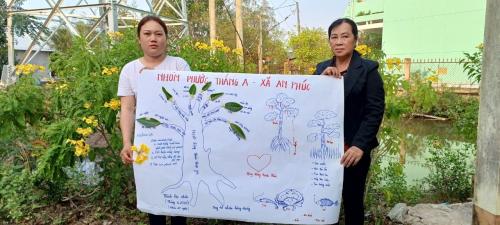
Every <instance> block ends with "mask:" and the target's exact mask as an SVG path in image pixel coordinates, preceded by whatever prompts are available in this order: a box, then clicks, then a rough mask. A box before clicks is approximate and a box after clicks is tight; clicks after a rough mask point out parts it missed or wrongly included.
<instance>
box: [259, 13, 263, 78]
mask: <svg viewBox="0 0 500 225" xmlns="http://www.w3.org/2000/svg"><path fill="white" fill-rule="evenodd" d="M258 49H259V50H258V56H259V73H262V68H263V65H262V12H261V14H260V15H259V48H258Z"/></svg>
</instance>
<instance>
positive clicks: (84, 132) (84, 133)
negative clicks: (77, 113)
mask: <svg viewBox="0 0 500 225" xmlns="http://www.w3.org/2000/svg"><path fill="white" fill-rule="evenodd" d="M92 132H94V131H93V130H92V128H90V127H87V128H81V127H78V128H76V133H78V134H80V135H82V136H84V137H88V136H89V135H91V134H92Z"/></svg>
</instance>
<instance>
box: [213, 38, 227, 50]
mask: <svg viewBox="0 0 500 225" xmlns="http://www.w3.org/2000/svg"><path fill="white" fill-rule="evenodd" d="M211 45H212V47H214V48H223V47H224V41H222V40H217V39H212V41H211Z"/></svg>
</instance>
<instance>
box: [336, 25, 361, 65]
mask: <svg viewBox="0 0 500 225" xmlns="http://www.w3.org/2000/svg"><path fill="white" fill-rule="evenodd" d="M355 46H356V38H355V37H354V34H353V33H352V27H351V25H349V24H348V23H341V24H340V25H339V26H337V27H335V28H333V30H332V33H331V35H330V48H331V49H332V52H333V54H335V56H336V57H344V56H349V55H350V54H352V52H353V51H354V47H355Z"/></svg>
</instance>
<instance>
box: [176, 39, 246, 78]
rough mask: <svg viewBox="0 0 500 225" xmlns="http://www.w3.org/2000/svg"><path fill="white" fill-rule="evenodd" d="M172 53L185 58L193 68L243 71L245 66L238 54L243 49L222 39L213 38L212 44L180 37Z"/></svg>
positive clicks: (206, 70) (209, 70)
mask: <svg viewBox="0 0 500 225" xmlns="http://www.w3.org/2000/svg"><path fill="white" fill-rule="evenodd" d="M173 49H174V50H175V51H172V52H171V54H172V55H176V56H179V57H181V58H183V59H185V60H186V61H187V62H188V64H189V66H190V67H191V70H193V71H205V72H242V71H243V67H242V65H240V63H239V61H238V56H241V55H242V54H243V50H242V49H238V48H235V49H231V48H229V47H228V46H226V45H224V42H223V41H221V40H212V43H211V44H207V43H204V42H199V41H194V40H190V39H180V40H178V41H177V42H175V43H173Z"/></svg>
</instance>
